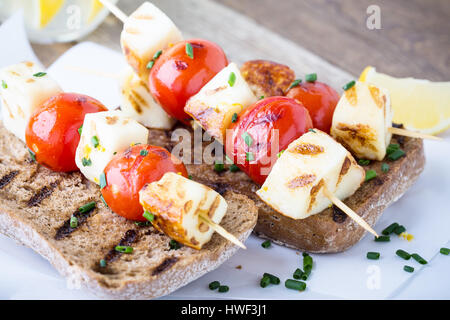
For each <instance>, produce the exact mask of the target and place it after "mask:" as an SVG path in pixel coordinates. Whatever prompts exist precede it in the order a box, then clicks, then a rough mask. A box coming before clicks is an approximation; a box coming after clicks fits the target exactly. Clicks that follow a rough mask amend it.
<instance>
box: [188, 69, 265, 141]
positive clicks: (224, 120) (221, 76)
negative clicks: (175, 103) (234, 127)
mask: <svg viewBox="0 0 450 320" xmlns="http://www.w3.org/2000/svg"><path fill="white" fill-rule="evenodd" d="M256 101H257V98H256V97H255V95H254V94H253V92H252V90H251V89H250V87H249V86H248V84H247V82H246V81H245V80H244V78H243V77H242V75H241V72H240V71H239V68H238V67H237V65H236V64H235V63H230V64H229V65H228V66H227V67H225V68H224V69H222V70H221V71H220V72H219V73H218V74H216V75H215V76H214V78H212V79H211V80H210V81H209V82H208V83H207V84H206V85H205V86H204V87H203V88H202V89H201V90H200V91H199V92H198V93H197V94H196V95H194V96H193V97H191V98H190V99H189V100H188V102H187V103H186V106H185V107H184V111H185V112H186V113H188V114H189V115H190V116H192V117H193V118H194V121H195V122H196V123H197V124H199V125H200V126H201V127H202V128H203V129H205V131H206V132H208V133H209V134H210V135H211V136H212V137H214V138H216V139H217V140H219V141H220V142H221V143H223V141H224V138H225V134H226V129H228V128H229V127H230V125H231V119H232V117H233V114H235V113H236V114H239V113H241V112H242V111H243V110H245V109H246V108H247V107H248V106H250V105H251V104H253V103H255V102H256Z"/></svg>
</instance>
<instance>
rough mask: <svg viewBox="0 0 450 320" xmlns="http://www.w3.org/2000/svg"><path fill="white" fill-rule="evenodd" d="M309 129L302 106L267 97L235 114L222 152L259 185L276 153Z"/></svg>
mask: <svg viewBox="0 0 450 320" xmlns="http://www.w3.org/2000/svg"><path fill="white" fill-rule="evenodd" d="M312 127H313V126H312V121H311V118H310V116H309V113H308V110H306V108H305V107H304V106H303V105H302V104H300V103H298V102H297V101H295V100H293V99H290V98H286V97H269V98H266V99H263V100H259V101H258V102H256V103H255V104H253V105H252V106H250V107H248V108H247V109H246V110H245V111H244V112H243V113H242V114H241V115H239V117H238V120H237V121H236V122H235V123H233V124H232V125H231V128H230V129H231V130H232V131H231V134H227V139H226V145H225V150H226V153H227V155H228V156H229V157H230V158H231V159H232V160H233V162H234V163H235V164H236V165H237V166H238V167H239V168H240V169H241V170H242V171H244V172H245V173H246V174H247V175H248V176H249V177H250V178H251V179H252V180H253V181H254V182H256V183H257V184H260V185H262V184H263V183H264V181H265V180H266V177H267V175H268V174H269V173H270V170H271V168H272V166H273V165H274V164H275V161H276V160H277V155H278V153H279V152H280V151H282V150H284V149H286V148H287V146H288V145H289V144H290V143H291V142H292V141H294V140H295V139H297V138H299V137H300V136H301V135H302V134H304V133H305V132H307V131H308V130H309V129H311V128H312ZM273 129H275V130H278V131H275V130H273ZM276 132H278V134H277V133H276ZM229 138H230V139H229Z"/></svg>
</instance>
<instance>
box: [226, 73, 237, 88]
mask: <svg viewBox="0 0 450 320" xmlns="http://www.w3.org/2000/svg"><path fill="white" fill-rule="evenodd" d="M235 82H236V74H235V73H234V72H231V73H230V76H229V77H228V84H229V85H230V87H232V86H234V83H235Z"/></svg>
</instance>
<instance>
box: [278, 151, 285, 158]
mask: <svg viewBox="0 0 450 320" xmlns="http://www.w3.org/2000/svg"><path fill="white" fill-rule="evenodd" d="M283 152H284V150H281V151H280V152H278V153H277V157H278V158H279V157H281V155H282V154H283Z"/></svg>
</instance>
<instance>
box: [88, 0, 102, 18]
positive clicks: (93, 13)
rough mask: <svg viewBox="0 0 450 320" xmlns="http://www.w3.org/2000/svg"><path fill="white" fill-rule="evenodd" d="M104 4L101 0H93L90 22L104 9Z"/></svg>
mask: <svg viewBox="0 0 450 320" xmlns="http://www.w3.org/2000/svg"><path fill="white" fill-rule="evenodd" d="M102 9H103V5H102V3H101V2H100V1H99V0H92V3H91V10H90V12H89V18H88V22H92V20H94V19H95V17H96V16H97V15H98V13H99V12H100V11H102Z"/></svg>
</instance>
